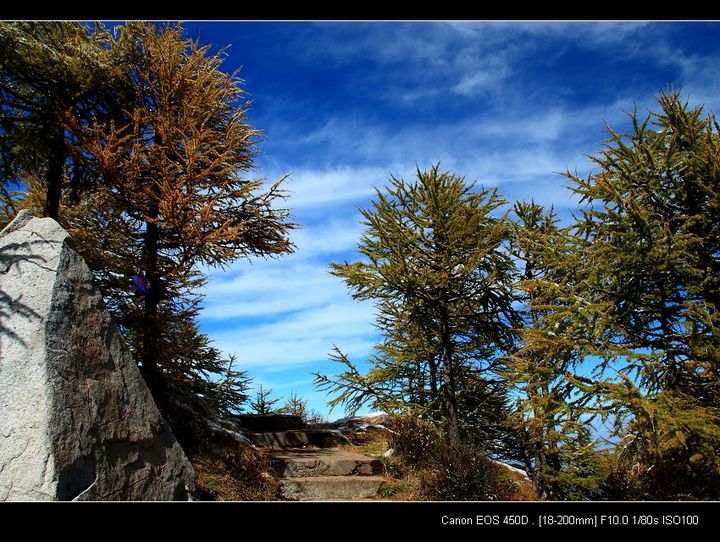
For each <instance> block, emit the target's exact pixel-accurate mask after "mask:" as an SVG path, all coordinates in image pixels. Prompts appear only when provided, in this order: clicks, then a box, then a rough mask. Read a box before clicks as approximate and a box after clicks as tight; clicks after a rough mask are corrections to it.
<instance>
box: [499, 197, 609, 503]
mask: <svg viewBox="0 0 720 542" xmlns="http://www.w3.org/2000/svg"><path fill="white" fill-rule="evenodd" d="M514 214H515V217H516V218H515V223H514V228H515V233H514V238H513V249H512V254H513V256H514V257H515V258H516V260H517V262H518V273H519V276H518V284H517V288H518V291H519V293H520V298H519V301H521V303H522V309H521V310H520V311H519V312H520V315H521V317H522V327H521V328H520V329H519V335H520V341H519V348H518V349H517V350H516V351H514V352H512V353H511V354H510V355H509V356H508V359H507V369H506V373H505V376H506V377H507V379H508V381H509V382H510V383H511V384H512V386H513V387H514V390H515V392H516V393H515V397H516V411H515V413H514V416H513V417H512V418H511V419H510V421H511V424H512V426H513V427H514V429H515V432H514V433H515V434H518V435H521V436H520V440H521V443H520V446H519V447H520V448H521V449H522V457H523V461H524V463H525V468H526V469H527V471H528V473H529V474H530V476H531V477H532V478H533V481H534V482H535V484H536V485H537V486H538V487H539V488H540V490H541V491H542V493H543V494H544V495H545V496H546V497H547V498H550V499H566V498H573V497H587V496H588V495H591V494H592V493H593V492H596V491H597V490H598V489H599V487H600V485H601V483H602V482H603V481H604V476H605V475H606V474H607V473H606V469H605V470H603V468H602V466H603V465H605V463H606V461H604V456H603V454H602V453H601V452H600V451H598V450H597V449H596V447H595V445H594V443H593V441H592V436H593V428H592V425H591V422H592V421H593V420H594V419H595V416H596V414H599V413H600V412H599V410H598V406H599V405H598V403H597V400H596V396H595V384H594V383H593V382H591V381H590V380H589V379H588V378H587V377H584V376H581V375H580V374H578V369H580V368H581V365H582V362H583V361H584V359H585V356H586V355H587V352H588V347H587V345H586V344H585V342H584V341H583V340H582V335H583V334H584V332H585V328H584V327H583V326H582V325H580V324H582V323H583V320H582V318H581V317H580V316H579V315H578V314H576V311H575V305H576V304H575V303H574V302H573V301H572V297H571V296H570V297H568V296H567V292H568V291H571V290H572V288H574V287H575V286H576V283H577V278H578V273H577V269H578V266H582V265H583V262H582V252H581V251H579V250H578V247H577V239H576V238H575V237H573V236H572V235H571V232H570V230H569V228H564V229H561V228H559V227H558V219H557V217H556V215H555V212H554V211H553V209H550V210H548V211H546V210H545V209H544V208H543V207H542V206H541V205H538V204H536V203H534V202H531V203H525V202H520V203H516V204H515V206H514ZM600 410H601V409H600ZM583 464H584V465H585V466H584V467H583ZM592 465H595V468H591V466H592Z"/></svg>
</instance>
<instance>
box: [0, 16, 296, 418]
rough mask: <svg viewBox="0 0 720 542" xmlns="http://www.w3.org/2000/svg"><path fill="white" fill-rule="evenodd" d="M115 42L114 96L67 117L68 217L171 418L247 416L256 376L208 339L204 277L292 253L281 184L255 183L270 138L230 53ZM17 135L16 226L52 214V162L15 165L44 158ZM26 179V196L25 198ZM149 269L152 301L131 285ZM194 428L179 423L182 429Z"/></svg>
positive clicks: (115, 35) (144, 37)
mask: <svg viewBox="0 0 720 542" xmlns="http://www.w3.org/2000/svg"><path fill="white" fill-rule="evenodd" d="M81 30H82V31H83V32H85V34H87V35H91V34H92V32H91V31H90V30H89V29H88V28H86V27H84V26H82V27H81ZM97 32H100V30H97ZM103 32H104V31H103ZM102 36H103V37H102V39H103V40H105V41H102V47H103V48H104V49H103V52H102V55H100V58H102V59H104V61H105V60H106V61H107V66H112V69H113V70H114V71H113V72H112V77H109V76H107V74H104V73H103V72H102V70H96V71H97V77H98V78H99V80H100V81H102V82H103V83H104V85H106V89H105V91H106V93H107V95H108V96H111V97H112V98H113V99H112V100H110V99H106V100H104V101H103V100H100V101H99V102H98V103H101V104H102V107H101V108H97V110H95V109H93V110H92V114H89V115H77V114H66V115H60V116H59V117H58V119H56V121H57V122H58V123H61V128H60V129H61V130H62V131H63V132H64V134H65V138H66V142H65V152H66V159H67V162H66V165H65V167H64V168H63V175H64V177H63V184H64V185H65V186H68V187H69V188H71V190H64V191H63V192H62V194H61V199H60V209H61V213H60V216H59V220H60V222H61V224H62V225H63V226H64V227H65V228H67V229H68V230H69V231H70V233H71V234H72V236H73V237H74V238H75V239H76V240H77V241H78V242H77V247H78V249H79V250H80V251H81V252H82V254H83V256H84V257H85V259H86V261H87V262H88V264H89V265H90V267H91V269H93V272H94V274H95V277H96V280H97V281H98V283H99V285H100V286H101V289H102V291H103V293H104V297H105V300H106V302H107V304H108V307H109V308H110V310H111V311H112V312H113V314H114V315H115V317H116V319H117V321H118V324H119V325H120V328H121V330H122V332H123V334H124V335H125V337H126V338H127V339H128V344H129V346H130V349H131V351H132V353H133V354H134V356H135V358H136V360H137V361H138V363H139V364H140V366H141V369H142V370H143V373H144V376H145V377H146V379H147V380H148V382H149V384H150V385H151V388H152V390H153V392H154V394H155V397H156V400H157V401H158V403H159V406H160V407H161V408H162V409H163V412H164V414H165V415H166V416H168V417H169V418H170V419H169V421H170V422H171V423H173V422H175V420H174V419H173V417H172V415H171V413H170V411H175V412H177V411H178V409H180V410H182V408H183V404H184V403H192V404H195V406H196V407H197V408H196V409H197V410H203V411H204V410H207V409H208V408H209V409H210V411H215V412H217V411H220V412H225V413H232V412H238V411H239V410H240V409H241V408H242V407H241V405H242V403H243V401H244V400H245V398H246V394H245V391H246V389H247V384H248V382H247V376H246V375H245V374H244V373H242V372H238V371H234V370H233V369H232V367H230V368H228V363H229V362H231V360H226V359H223V358H222V355H221V352H220V351H219V350H218V349H216V348H213V347H212V346H211V345H210V342H209V339H208V337H207V336H206V335H205V334H202V333H200V331H199V329H198V326H197V324H196V322H195V319H196V317H197V315H198V313H199V310H200V300H201V297H200V295H199V294H198V290H199V289H200V288H201V287H202V285H203V284H204V283H205V277H204V276H203V275H202V273H200V272H199V270H198V267H199V266H200V265H209V266H224V265H227V264H228V263H230V262H231V261H233V260H234V259H236V258H238V257H249V256H253V255H260V256H265V257H267V256H273V255H279V254H282V253H284V252H287V251H290V250H292V246H291V244H290V242H289V240H288V239H287V236H286V233H287V231H288V230H289V229H290V228H292V227H294V225H293V224H291V223H290V222H289V221H288V212H287V211H286V210H284V209H282V208H278V206H277V202H279V201H281V200H282V198H283V197H284V195H283V193H282V191H281V190H280V187H279V184H280V183H276V184H274V185H273V186H271V187H269V188H265V187H264V186H263V182H262V181H260V180H250V179H247V178H246V176H247V175H248V173H249V172H250V170H251V169H252V167H253V157H254V148H255V142H256V141H257V139H258V136H259V132H257V131H256V130H254V129H253V128H252V127H251V126H249V125H248V124H247V122H246V111H247V107H248V102H247V101H246V99H245V93H244V91H243V89H242V82H241V80H240V79H238V77H237V75H236V74H227V73H225V72H223V71H222V69H221V68H222V53H218V54H217V55H210V54H209V52H208V48H207V47H200V46H199V45H198V44H196V43H193V42H191V41H189V40H187V39H185V38H184V37H183V30H182V27H179V26H165V27H159V26H154V25H150V24H128V25H124V26H122V27H119V28H116V29H114V30H113V32H112V33H111V34H108V35H105V34H102ZM93 39H95V38H93ZM98 39H99V38H98ZM73 50H74V49H73ZM103 55H104V56H103ZM89 67H90V68H92V69H95V68H96V67H97V66H96V65H95V64H93V63H89ZM108 69H110V68H108ZM33 73H34V72H33ZM44 76H46V74H45V75H43V74H40V75H38V77H39V78H42V77H44ZM78 77H80V76H78ZM79 84H80V83H78V85H79ZM71 86H72V85H71ZM88 111H90V109H88ZM54 122H55V121H54ZM5 135H8V138H7V139H6V140H3V141H4V142H6V143H7V146H6V147H4V148H5V149H10V150H11V153H10V154H7V153H3V154H2V158H3V161H2V162H0V163H1V164H2V166H3V167H5V165H6V164H10V166H8V169H7V172H8V175H5V177H4V180H7V179H10V182H8V183H3V188H4V189H6V190H5V193H4V194H3V196H4V197H3V200H4V205H3V211H2V212H3V213H5V214H6V215H7V218H8V219H9V218H12V215H13V214H14V212H15V211H16V210H17V208H19V207H25V208H32V209H34V210H35V211H36V212H37V213H38V214H40V213H42V210H43V208H44V207H45V203H46V200H47V183H46V181H45V177H46V169H47V168H46V166H45V162H43V161H40V162H38V163H30V162H27V161H22V162H20V161H18V160H16V159H15V157H14V154H12V153H17V152H23V153H25V152H26V149H30V150H29V151H27V154H28V155H32V152H31V150H32V147H31V146H30V144H28V145H26V146H23V145H21V144H20V143H19V142H18V140H17V138H16V139H11V138H10V136H12V137H16V136H15V132H12V133H10V132H5ZM31 141H32V143H33V144H38V145H40V144H42V141H41V140H40V139H38V140H31ZM38 141H39V143H38ZM8 156H9V160H8V161H5V158H7V157H8ZM20 166H22V167H20ZM4 171H6V170H5V169H4V170H3V172H4ZM75 172H80V173H81V175H80V176H79V177H78V176H76V175H75ZM76 177H77V178H76ZM15 181H17V182H15ZM75 181H77V182H75ZM19 183H21V184H22V185H24V189H25V190H24V193H22V194H21V195H20V197H16V198H12V197H11V196H10V192H11V191H12V190H14V189H15V187H17V186H20V184H19ZM140 271H143V272H144V273H145V275H146V278H147V281H148V283H147V286H148V287H147V288H146V291H145V292H140V291H138V290H137V289H136V288H135V287H134V286H133V283H132V281H131V277H133V275H135V274H137V273H139V272H140ZM201 398H203V400H205V399H207V400H209V402H210V404H209V405H200V404H199V403H198V401H200V400H201ZM185 410H187V409H185ZM189 414H190V416H192V413H189ZM186 421H188V418H187V416H186V417H185V418H184V419H183V420H180V421H179V422H178V423H173V425H174V428H175V429H176V431H177V425H178V424H183V423H185V422H186Z"/></svg>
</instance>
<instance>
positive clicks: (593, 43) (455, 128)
mask: <svg viewBox="0 0 720 542" xmlns="http://www.w3.org/2000/svg"><path fill="white" fill-rule="evenodd" d="M252 28H253V27H252V25H249V26H247V25H246V26H243V27H242V32H247V31H248V30H251V29H252ZM265 28H266V27H262V29H261V30H257V32H258V33H259V35H261V37H262V39H263V40H264V41H263V43H265V44H266V45H267V47H261V48H259V49H257V48H254V47H251V46H248V47H247V49H246V53H247V54H248V55H249V56H252V54H254V51H256V50H258V51H260V52H258V53H257V54H258V55H259V56H258V57H257V59H256V60H257V61H256V62H255V63H253V59H252V58H249V59H243V63H247V64H248V70H247V73H249V74H250V76H251V77H252V80H253V81H254V84H255V87H254V88H251V91H252V92H254V93H256V94H257V97H258V100H257V105H256V109H254V110H253V111H252V114H253V119H256V120H257V123H258V127H260V128H262V129H263V130H264V131H265V133H266V136H267V141H266V142H265V143H263V145H262V149H263V153H264V154H261V155H260V157H259V160H258V161H259V164H260V166H261V168H262V174H263V175H264V176H266V177H267V178H271V179H272V178H277V177H279V176H281V175H283V174H285V173H291V177H290V179H289V180H288V182H287V185H286V187H287V189H288V190H289V192H290V197H289V198H288V200H287V201H286V202H285V203H286V204H287V206H288V207H289V208H291V209H292V210H293V212H294V213H295V217H296V220H297V221H298V222H300V223H301V224H303V228H302V229H300V230H298V231H296V232H294V233H293V240H294V241H295V243H296V245H297V252H296V253H295V254H293V255H291V256H288V257H284V258H282V259H279V260H268V261H257V262H254V263H253V264H250V263H249V262H247V261H240V262H236V263H235V264H233V265H232V266H231V267H230V268H229V270H227V271H226V272H216V271H213V272H211V273H210V276H211V280H210V282H209V284H208V285H207V287H206V288H205V291H204V293H205V294H206V299H205V311H204V312H203V315H202V325H203V329H204V330H206V331H207V332H208V333H209V334H210V336H211V337H212V338H213V339H214V340H215V342H216V345H217V346H219V347H220V348H222V349H223V350H224V351H226V352H227V353H235V354H237V355H238V365H239V366H240V367H245V368H251V370H252V371H251V372H252V373H254V374H258V375H260V380H259V381H262V382H266V383H268V384H271V385H272V387H276V388H277V389H286V390H290V389H294V385H295V384H296V385H297V387H298V388H299V389H301V390H302V393H303V394H308V396H309V397H312V398H313V401H316V403H315V405H314V407H315V408H320V407H321V400H322V399H321V395H319V394H313V393H312V392H311V389H310V386H309V382H308V379H307V374H308V372H309V371H310V370H322V371H323V372H333V371H334V370H335V368H334V367H332V365H331V364H330V363H329V362H328V361H327V353H328V351H329V350H330V348H331V347H332V345H333V344H338V346H340V347H342V348H343V349H344V350H346V351H348V353H349V354H350V355H351V357H352V358H353V359H357V360H362V359H364V358H366V357H367V356H368V355H369V354H370V353H371V350H372V345H373V343H374V342H375V341H376V340H377V339H378V337H377V332H376V330H375V329H374V328H373V326H372V321H373V308H372V305H371V304H368V303H357V302H355V301H353V300H352V298H351V297H350V295H349V294H348V292H347V290H346V288H345V286H344V284H343V283H342V281H341V280H339V279H337V278H335V277H332V276H331V275H329V273H328V263H329V262H331V261H342V260H345V259H348V260H352V259H354V258H356V257H357V253H356V252H355V251H354V249H355V246H356V242H357V239H358V238H359V236H360V234H361V231H362V226H361V225H360V224H359V218H360V217H359V213H358V212H357V208H358V207H367V206H368V205H369V202H370V199H371V198H372V197H373V194H374V187H382V186H383V185H384V183H385V182H386V181H387V177H388V175H389V174H390V173H393V174H395V175H396V176H400V177H404V178H406V179H411V178H412V177H413V176H414V174H415V168H416V166H419V167H420V168H427V167H429V166H430V165H431V164H433V163H435V162H441V163H442V166H443V167H444V168H447V169H451V170H453V171H454V172H456V173H458V174H460V175H464V176H466V177H467V178H468V179H471V180H475V179H477V180H478V181H479V182H480V183H482V184H485V185H494V186H498V187H499V190H500V192H501V193H502V194H503V195H504V196H505V197H506V198H507V199H510V200H514V199H534V200H535V201H538V202H540V203H543V204H545V205H554V206H555V207H556V208H558V209H560V210H561V212H566V211H567V209H569V208H571V207H573V206H574V205H575V202H574V200H573V199H572V195H571V193H570V192H569V191H568V190H567V189H566V188H564V185H566V184H568V181H567V179H565V178H563V177H562V176H561V175H558V173H559V172H562V171H565V170H566V169H570V170H573V171H574V170H577V171H578V173H579V174H580V175H585V174H587V173H588V172H589V171H590V169H591V163H590V162H589V160H588V159H587V157H586V155H587V154H594V153H595V152H597V151H598V150H600V149H601V146H602V139H603V138H604V137H605V134H604V131H603V130H604V123H605V122H607V123H609V124H610V125H612V126H614V127H616V128H619V129H621V130H622V129H624V128H626V127H627V119H626V116H625V114H624V111H628V110H630V109H632V107H633V104H634V103H635V104H636V105H637V106H638V110H639V111H640V112H642V111H643V110H645V109H656V105H655V103H654V100H653V97H652V95H653V94H655V93H657V92H658V91H660V90H663V89H665V88H667V86H668V84H674V85H682V87H683V90H684V92H685V93H686V94H688V95H689V96H690V97H691V99H692V100H693V102H694V103H697V102H704V103H706V104H707V106H708V108H709V109H715V110H717V108H718V107H719V106H720V90H719V87H718V85H717V81H718V80H720V48H719V47H718V46H717V45H715V43H716V42H717V40H716V39H715V38H716V37H717V34H718V31H715V30H713V27H711V26H708V25H700V26H688V25H685V26H683V25H667V24H651V23H642V22H640V23H571V24H558V23H533V22H529V23H367V24H362V23H347V24H345V23H335V24H307V25H295V26H282V38H283V39H282V40H280V41H277V40H275V39H274V38H273V39H271V38H270V37H268V36H266V35H265V34H264V33H263V32H265ZM708 28H709V29H710V30H708ZM696 29H697V31H698V32H700V31H705V32H710V33H709V34H708V36H709V37H708V40H707V43H703V44H701V45H698V44H695V45H692V44H691V43H690V42H691V41H692V40H689V38H693V36H694V34H693V32H695V31H696ZM703 29H704V30H703ZM238 32H240V30H238ZM201 37H202V34H201ZM251 38H252V36H250V37H246V38H245V39H246V41H247V43H248V44H252V45H254V40H253V39H251ZM276 41H277V43H276ZM234 52H235V50H231V51H230V53H231V54H233V53H234ZM273 55H274V56H273ZM263 82H266V83H265V84H266V86H265V87H263V84H264V83H263ZM264 89H265V90H266V91H267V96H266V95H265V94H263V92H264Z"/></svg>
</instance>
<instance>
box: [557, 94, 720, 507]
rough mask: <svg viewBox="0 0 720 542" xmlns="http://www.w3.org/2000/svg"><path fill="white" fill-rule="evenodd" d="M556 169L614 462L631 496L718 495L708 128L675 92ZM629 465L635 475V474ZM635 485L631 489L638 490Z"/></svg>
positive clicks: (718, 218) (717, 167)
mask: <svg viewBox="0 0 720 542" xmlns="http://www.w3.org/2000/svg"><path fill="white" fill-rule="evenodd" d="M658 103H659V105H660V108H661V110H660V112H658V113H650V114H648V115H647V116H645V117H642V118H641V117H640V116H639V115H638V114H637V112H636V111H635V112H632V113H631V114H630V115H629V118H630V121H631V123H632V129H631V131H630V132H629V133H620V132H616V131H614V130H613V129H611V128H610V129H609V139H608V143H607V145H606V147H605V149H604V150H603V151H602V152H600V153H599V154H598V155H596V156H594V157H593V161H594V162H595V164H596V166H597V168H598V172H597V173H593V174H591V175H590V176H588V177H587V178H585V179H583V178H579V177H578V176H576V175H573V174H570V173H568V174H567V176H568V177H569V178H570V179H571V180H572V181H573V183H574V186H573V189H574V190H575V192H576V193H577V194H578V195H579V196H580V197H581V202H582V203H583V205H584V207H583V209H582V214H581V216H580V217H579V219H578V222H577V224H576V233H577V236H578V237H579V238H580V239H582V240H583V242H584V245H585V246H584V247H583V250H582V252H583V256H582V257H583V261H582V265H581V266H578V267H577V269H578V270H579V271H581V272H583V276H582V280H581V281H580V282H578V287H577V288H575V292H574V293H575V294H576V295H577V297H578V299H582V303H577V304H576V305H577V309H578V314H580V315H583V316H584V317H585V319H586V321H588V322H591V323H592V327H589V328H588V329H589V330H590V332H589V334H588V337H590V338H591V339H593V340H595V341H596V342H597V344H598V345H600V346H601V347H602V349H603V350H604V352H605V353H604V355H603V359H602V362H601V363H600V365H599V367H600V369H602V370H604V374H605V375H609V374H611V373H612V372H614V371H617V372H618V374H619V375H620V376H619V378H615V379H613V380H614V381H613V382H610V383H607V384H606V385H605V390H604V394H605V396H606V398H607V399H608V400H610V401H612V402H613V405H614V414H615V415H616V416H617V429H618V433H619V434H620V435H624V438H623V440H622V442H621V444H620V446H619V448H620V452H619V454H618V455H619V457H620V460H621V466H622V465H624V466H623V467H622V468H623V469H624V471H625V472H626V473H631V472H632V473H635V474H633V475H632V476H631V477H634V478H635V479H634V480H633V482H632V483H631V484H630V485H634V486H635V487H636V488H640V489H639V493H638V494H639V495H640V496H642V498H656V497H662V498H675V497H676V496H679V495H694V496H695V497H711V498H718V497H719V496H720V483H719V482H720V460H719V459H718V458H720V415H719V414H720V411H719V410H718V407H717V405H718V404H719V400H720V378H719V377H720V355H719V352H720V349H719V346H720V334H719V333H718V329H720V327H718V324H720V313H719V312H718V311H719V309H720V236H719V233H720V198H719V196H720V161H719V160H718V157H719V156H720V152H719V151H720V130H719V129H718V124H717V122H716V120H715V117H714V115H705V114H704V113H703V109H702V107H699V106H698V107H690V106H689V105H688V103H687V102H683V101H682V99H681V97H680V95H679V93H677V92H669V93H664V94H661V95H660V96H659V99H658ZM637 473H641V474H639V475H638V474H637ZM638 494H636V496H637V495H638Z"/></svg>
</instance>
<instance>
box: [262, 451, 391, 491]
mask: <svg viewBox="0 0 720 542" xmlns="http://www.w3.org/2000/svg"><path fill="white" fill-rule="evenodd" d="M271 458H272V464H273V467H274V468H275V470H276V472H277V473H278V475H279V476H281V481H280V483H281V489H280V491H281V495H282V497H283V498H284V499H287V500H292V501H329V500H343V501H357V500H366V499H372V498H374V497H377V494H378V490H379V489H380V487H381V486H382V484H383V482H385V478H384V477H383V476H380V474H381V473H382V470H383V466H382V462H381V461H380V460H379V459H374V458H371V457H367V456H364V455H362V454H359V453H356V452H351V451H348V450H341V449H339V448H290V449H285V450H281V451H277V452H274V453H273V454H272V455H271Z"/></svg>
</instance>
